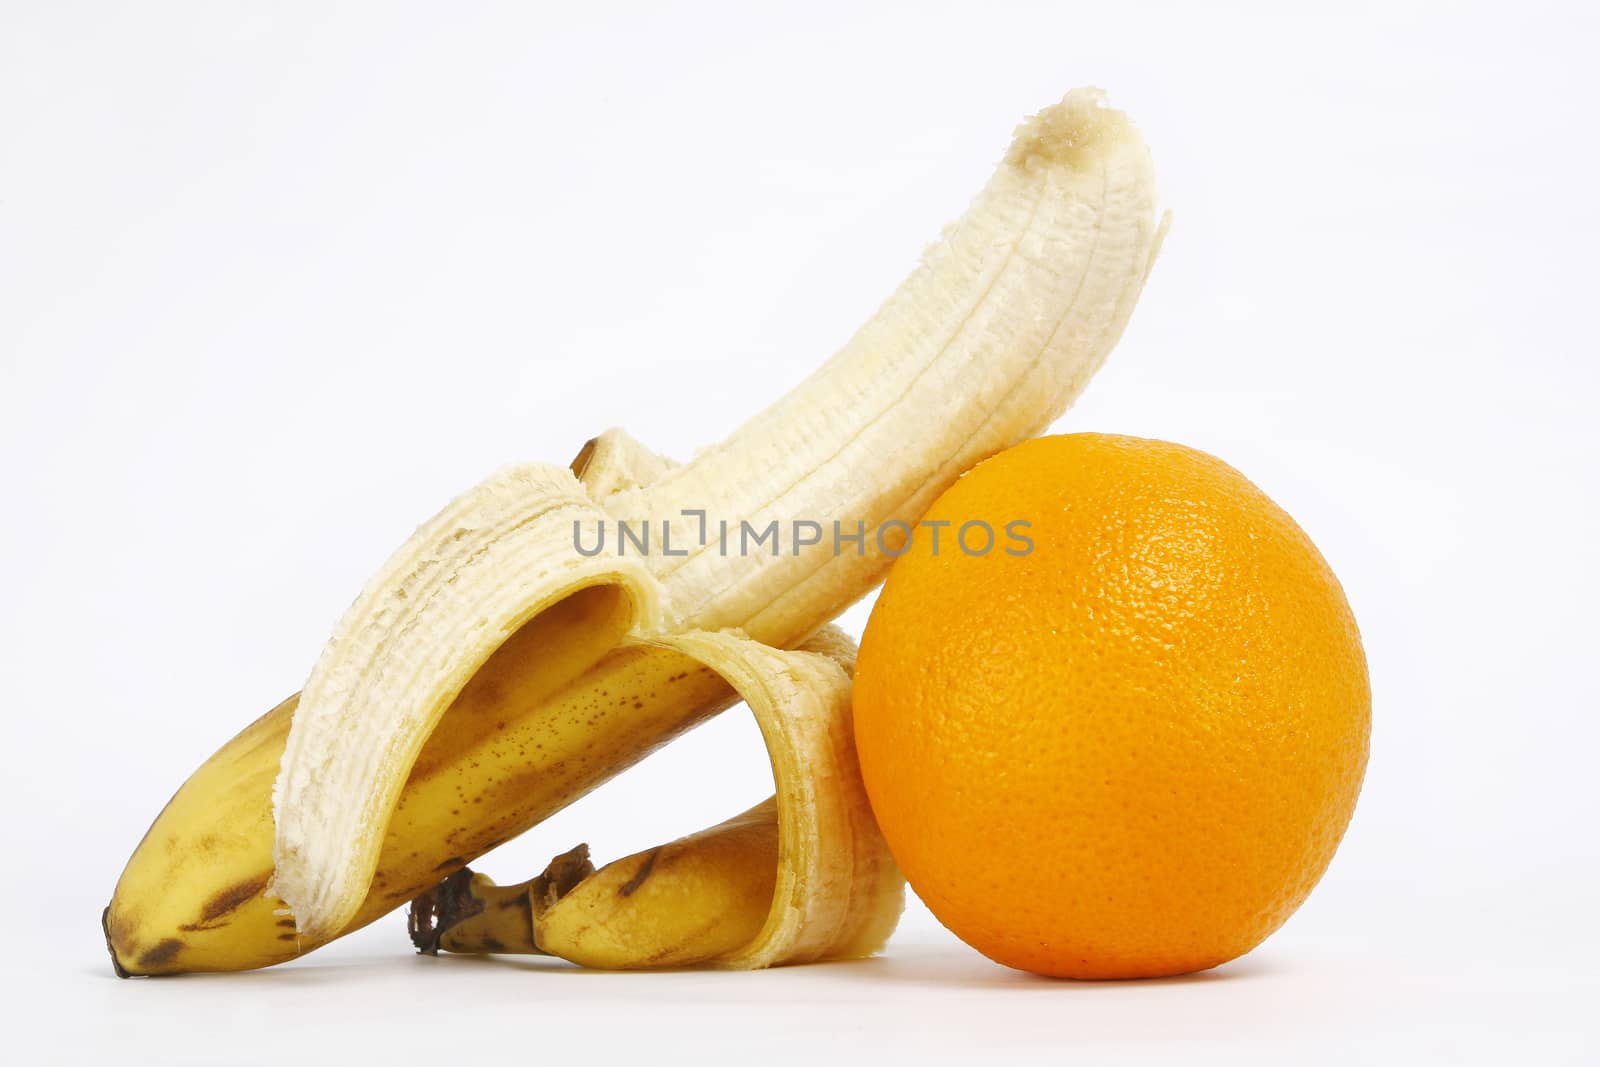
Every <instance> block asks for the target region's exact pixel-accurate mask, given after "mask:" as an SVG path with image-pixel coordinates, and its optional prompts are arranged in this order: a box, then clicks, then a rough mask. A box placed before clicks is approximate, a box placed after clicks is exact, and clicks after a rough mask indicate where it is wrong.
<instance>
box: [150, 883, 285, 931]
mask: <svg viewBox="0 0 1600 1067" xmlns="http://www.w3.org/2000/svg"><path fill="white" fill-rule="evenodd" d="M271 879H272V875H271V874H270V873H268V874H263V875H260V876H259V877H256V878H251V879H248V880H246V881H243V882H238V883H236V884H234V885H231V886H229V887H228V888H226V889H223V890H221V891H219V892H217V893H215V894H213V895H212V897H211V899H210V900H207V901H206V902H205V904H204V905H203V906H202V907H201V909H200V918H199V920H198V921H196V922H192V923H184V924H183V925H181V926H179V927H178V929H180V930H183V931H185V932H190V933H192V932H194V931H197V930H215V929H217V928H218V927H221V926H226V925H228V924H227V923H225V922H218V920H219V919H221V918H222V917H223V916H224V915H227V914H229V913H231V912H233V911H236V910H238V908H239V906H240V905H241V904H244V903H245V902H246V901H248V900H250V899H252V898H254V897H255V896H257V895H258V894H260V893H264V892H265V891H266V888H267V883H268V882H269V881H270V880H271ZM290 925H291V926H292V925H294V923H293V920H291V921H290Z"/></svg>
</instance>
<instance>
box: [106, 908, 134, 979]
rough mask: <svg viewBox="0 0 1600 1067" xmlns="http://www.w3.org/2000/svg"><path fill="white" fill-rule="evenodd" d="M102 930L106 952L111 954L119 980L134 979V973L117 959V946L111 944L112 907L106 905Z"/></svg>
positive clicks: (112, 966) (112, 965)
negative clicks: (104, 936)
mask: <svg viewBox="0 0 1600 1067" xmlns="http://www.w3.org/2000/svg"><path fill="white" fill-rule="evenodd" d="M100 930H101V932H102V933H104V934H105V935H106V951H107V952H109V953H110V954H111V969H112V970H113V971H115V972H117V977H118V978H132V977H133V972H132V971H130V970H128V968H126V967H124V966H123V965H122V961H121V960H120V959H118V958H117V946H116V945H114V944H112V943H111V905H109V904H107V905H106V910H105V911H102V912H101V913H100Z"/></svg>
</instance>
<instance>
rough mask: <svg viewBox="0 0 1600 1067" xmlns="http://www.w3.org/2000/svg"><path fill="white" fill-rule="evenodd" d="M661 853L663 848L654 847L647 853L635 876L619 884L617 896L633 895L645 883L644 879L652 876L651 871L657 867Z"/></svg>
mask: <svg viewBox="0 0 1600 1067" xmlns="http://www.w3.org/2000/svg"><path fill="white" fill-rule="evenodd" d="M660 855H661V849H659V848H653V849H651V850H650V851H649V853H647V854H646V855H645V858H644V862H643V863H641V864H639V869H638V870H637V871H634V872H633V877H632V878H629V879H628V880H627V881H626V882H623V883H622V884H621V885H619V886H617V896H619V897H631V896H633V894H634V893H635V892H636V891H637V890H638V888H639V887H640V886H642V885H644V880H645V879H646V878H649V877H650V872H651V871H652V870H654V869H655V865H656V857H658V856H660Z"/></svg>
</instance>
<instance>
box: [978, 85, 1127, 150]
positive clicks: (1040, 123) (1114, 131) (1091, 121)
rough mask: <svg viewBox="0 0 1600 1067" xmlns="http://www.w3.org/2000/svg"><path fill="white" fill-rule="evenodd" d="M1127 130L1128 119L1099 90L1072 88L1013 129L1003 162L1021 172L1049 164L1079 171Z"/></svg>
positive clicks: (1125, 133) (1122, 136)
mask: <svg viewBox="0 0 1600 1067" xmlns="http://www.w3.org/2000/svg"><path fill="white" fill-rule="evenodd" d="M1129 129H1130V126H1129V123H1128V117H1127V116H1126V115H1124V114H1123V113H1122V112H1120V111H1118V110H1116V109H1115V108H1113V107H1109V106H1108V105H1107V104H1106V94H1105V92H1104V91H1103V90H1100V89H1093V88H1084V89H1074V90H1072V91H1071V92H1069V93H1068V94H1067V95H1066V96H1064V97H1062V98H1061V101H1060V102H1059V103H1055V104H1051V105H1050V106H1049V107H1047V108H1045V109H1044V110H1042V111H1040V112H1039V113H1038V114H1036V115H1032V116H1030V117H1029V118H1027V119H1026V120H1025V121H1024V122H1023V123H1022V125H1020V126H1018V127H1017V132H1016V134H1015V136H1013V138H1012V141H1011V148H1010V149H1009V150H1008V151H1007V152H1006V162H1007V163H1010V164H1011V165H1012V166H1015V167H1020V168H1022V169H1024V170H1033V169H1036V168H1038V167H1041V166H1048V165H1052V164H1066V165H1067V166H1070V167H1074V168H1079V169H1082V168H1084V167H1085V166H1086V165H1087V164H1088V162H1089V161H1090V160H1091V159H1093V158H1094V157H1095V156H1096V155H1097V154H1098V153H1099V152H1100V151H1101V150H1102V149H1103V148H1104V147H1105V146H1106V145H1108V144H1110V143H1111V142H1113V141H1116V140H1120V139H1122V138H1124V137H1126V136H1127V134H1128V132H1129Z"/></svg>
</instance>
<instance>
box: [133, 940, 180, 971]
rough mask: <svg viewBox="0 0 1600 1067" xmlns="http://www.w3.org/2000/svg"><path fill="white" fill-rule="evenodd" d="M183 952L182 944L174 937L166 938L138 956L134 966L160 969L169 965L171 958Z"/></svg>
mask: <svg viewBox="0 0 1600 1067" xmlns="http://www.w3.org/2000/svg"><path fill="white" fill-rule="evenodd" d="M182 951H183V942H182V941H179V940H178V939H177V938H175V937H168V938H165V939H163V940H161V941H157V942H156V943H155V944H154V945H152V946H151V947H150V948H148V949H146V950H145V951H144V952H143V953H141V954H140V956H139V958H138V960H137V961H135V965H136V966H139V967H160V966H162V965H163V964H167V963H171V962H172V960H173V957H175V956H177V954H178V953H180V952H182Z"/></svg>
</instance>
